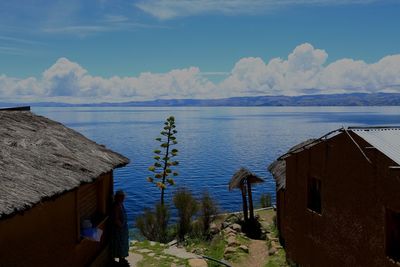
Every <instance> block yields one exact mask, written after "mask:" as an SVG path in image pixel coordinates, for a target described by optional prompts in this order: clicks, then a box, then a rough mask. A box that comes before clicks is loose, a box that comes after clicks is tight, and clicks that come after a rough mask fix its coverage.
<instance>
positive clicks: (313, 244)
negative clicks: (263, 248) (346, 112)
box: [281, 133, 400, 266]
mask: <svg viewBox="0 0 400 267" xmlns="http://www.w3.org/2000/svg"><path fill="white" fill-rule="evenodd" d="M353 137H354V138H355V139H356V141H357V143H359V144H361V147H365V146H367V143H366V142H365V141H364V140H362V139H360V138H358V136H353ZM367 153H368V156H369V157H370V158H371V160H372V161H373V164H369V163H368V161H367V160H365V158H364V157H363V155H362V154H361V153H360V151H359V150H358V149H357V147H356V146H355V145H354V143H353V142H352V141H351V140H350V138H349V137H348V136H346V134H343V133H342V134H339V135H337V136H335V137H333V138H331V139H329V140H328V141H327V142H323V143H320V144H317V145H315V146H313V147H312V148H311V149H308V150H305V151H302V152H300V153H298V154H296V155H294V156H291V157H289V158H287V160H286V166H287V169H286V175H287V176H286V190H285V203H284V204H283V206H284V217H283V218H282V225H281V227H282V228H283V233H284V238H285V243H286V252H287V256H288V258H290V259H291V260H293V261H294V262H296V263H298V264H300V265H301V266H396V265H395V264H394V263H393V262H391V261H390V260H389V259H388V258H387V257H386V253H385V247H384V244H385V232H384V231H385V230H384V223H385V221H384V220H385V205H387V204H388V203H391V205H392V206H395V208H400V198H399V195H398V188H400V180H399V179H397V178H396V176H395V175H393V173H390V172H389V171H388V165H393V163H392V162H390V160H389V159H388V158H386V157H385V156H383V155H381V153H379V152H378V151H375V152H374V151H371V152H367ZM308 177H317V178H318V179H321V184H322V185H321V198H322V200H321V203H322V214H317V213H316V212H313V211H311V210H309V209H308V208H307V190H308V189H307V179H308ZM399 210H400V209H399Z"/></svg>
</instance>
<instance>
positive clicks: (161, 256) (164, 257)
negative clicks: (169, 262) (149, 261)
mask: <svg viewBox="0 0 400 267" xmlns="http://www.w3.org/2000/svg"><path fill="white" fill-rule="evenodd" d="M166 258H168V257H167V256H165V255H160V259H166Z"/></svg>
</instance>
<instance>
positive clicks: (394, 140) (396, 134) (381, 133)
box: [349, 127, 400, 165]
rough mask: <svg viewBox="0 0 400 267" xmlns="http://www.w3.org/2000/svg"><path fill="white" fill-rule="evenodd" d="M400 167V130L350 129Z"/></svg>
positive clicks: (380, 128) (381, 128) (379, 128)
mask: <svg viewBox="0 0 400 267" xmlns="http://www.w3.org/2000/svg"><path fill="white" fill-rule="evenodd" d="M349 130H350V131H352V132H354V133H355V134H357V135H358V136H360V137H361V138H362V139H364V140H365V141H367V142H368V143H370V144H371V145H372V146H373V147H375V148H376V149H378V150H379V151H381V152H382V153H383V154H385V155H386V156H387V157H389V158H390V159H392V160H393V161H394V162H396V163H397V164H399V165H400V128H384V127H378V128H372V127H371V128H349Z"/></svg>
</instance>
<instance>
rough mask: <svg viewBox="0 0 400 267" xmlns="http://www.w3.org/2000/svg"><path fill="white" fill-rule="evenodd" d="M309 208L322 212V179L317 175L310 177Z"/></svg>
mask: <svg viewBox="0 0 400 267" xmlns="http://www.w3.org/2000/svg"><path fill="white" fill-rule="evenodd" d="M307 208H309V209H310V210H312V211H315V212H317V213H321V180H319V179H317V178H315V177H311V178H309V179H308V200H307Z"/></svg>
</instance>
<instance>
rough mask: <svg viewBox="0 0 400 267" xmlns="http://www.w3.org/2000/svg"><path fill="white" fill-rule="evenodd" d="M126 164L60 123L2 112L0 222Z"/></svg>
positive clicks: (15, 112) (126, 161) (14, 111)
mask: <svg viewBox="0 0 400 267" xmlns="http://www.w3.org/2000/svg"><path fill="white" fill-rule="evenodd" d="M128 163H129V160H128V159H127V158H125V157H124V156H122V155H120V154H118V153H115V152H113V151H111V150H109V149H107V148H105V147H104V146H102V145H99V144H97V143H95V142H93V141H91V140H89V139H87V138H86V137H84V136H83V135H81V134H79V133H77V132H76V131H74V130H72V129H69V128H67V127H65V126H64V125H62V124H61V123H58V122H55V121H52V120H50V119H47V118H45V117H42V116H38V115H35V114H33V113H31V112H30V111H26V109H25V110H23V111H21V109H16V110H10V109H9V110H0V219H2V218H5V217H7V216H9V215H11V214H13V213H15V212H18V211H24V210H26V209H28V208H30V207H32V206H34V205H35V204H37V203H40V202H42V201H43V200H45V199H49V198H53V197H56V196H58V195H60V194H63V193H64V192H67V191H71V190H73V189H75V188H77V187H78V186H80V185H81V184H83V183H90V182H93V181H94V180H95V179H96V178H97V177H99V176H100V175H102V174H104V173H107V172H109V171H110V170H112V169H114V168H116V167H120V166H124V165H126V164H128Z"/></svg>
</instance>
